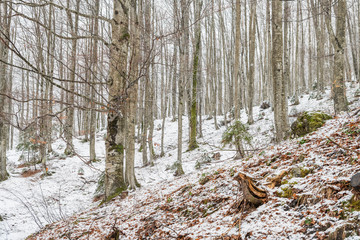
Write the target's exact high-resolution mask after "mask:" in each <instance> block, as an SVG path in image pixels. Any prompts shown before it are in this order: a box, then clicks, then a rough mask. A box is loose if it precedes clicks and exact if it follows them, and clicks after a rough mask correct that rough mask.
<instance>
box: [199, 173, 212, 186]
mask: <svg viewBox="0 0 360 240" xmlns="http://www.w3.org/2000/svg"><path fill="white" fill-rule="evenodd" d="M208 181H210V176H208V175H205V174H203V175H202V176H201V178H200V179H199V183H200V185H205V184H206V183H207V182H208Z"/></svg>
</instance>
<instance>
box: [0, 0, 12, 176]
mask: <svg viewBox="0 0 360 240" xmlns="http://www.w3.org/2000/svg"><path fill="white" fill-rule="evenodd" d="M8 4H10V6H8ZM11 5H12V3H11V2H10V3H6V2H5V3H0V8H1V11H0V21H1V22H0V23H1V25H2V26H3V27H4V30H5V31H4V34H5V36H4V37H6V38H7V39H9V38H10V24H11V17H10V16H11V12H10V11H9V10H10V9H11V7H12V6H11ZM8 43H9V41H8V40H5V43H4V44H0V58H1V61H2V62H0V93H2V94H5V95H6V94H7V79H6V76H7V74H6V73H7V65H6V64H5V63H6V62H8V55H9V49H8V48H6V46H7V45H8ZM5 100H6V98H5V96H1V95H0V108H1V109H0V112H2V113H5V112H6V109H5V107H6V105H5ZM5 117H6V116H5V115H4V114H1V115H0V182H1V181H4V180H6V179H7V178H8V176H9V174H8V172H7V171H6V142H7V136H8V134H7V132H6V130H7V127H6V123H5Z"/></svg>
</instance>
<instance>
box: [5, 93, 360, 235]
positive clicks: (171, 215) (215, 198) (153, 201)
mask: <svg viewBox="0 0 360 240" xmlns="http://www.w3.org/2000/svg"><path fill="white" fill-rule="evenodd" d="M351 94H352V93H350V94H349V96H351ZM350 100H351V101H353V100H354V99H352V98H351V97H350ZM300 102H301V104H300V105H298V106H296V108H297V111H298V112H301V111H304V110H307V111H308V110H323V111H325V112H328V113H331V111H332V102H331V100H329V99H328V97H325V98H324V99H323V100H320V101H318V100H314V99H309V96H308V95H305V96H303V97H302V98H301V99H300ZM359 106H360V103H359V101H358V100H356V101H355V102H354V103H353V105H352V106H351V107H352V108H356V107H359ZM289 111H294V110H292V107H290V109H289ZM254 112H255V115H254V118H255V120H258V121H256V123H255V124H253V125H252V126H251V127H250V131H251V133H252V134H253V136H254V141H253V148H256V149H262V148H266V149H265V150H264V152H263V150H261V151H258V152H256V154H255V156H254V158H251V159H248V160H247V161H244V160H240V161H233V160H232V156H233V155H234V154H235V152H231V151H221V150H220V149H219V148H220V147H221V144H220V142H221V136H222V133H223V132H224V130H225V129H226V127H225V126H222V127H221V128H220V129H219V130H215V127H214V121H213V120H212V119H211V120H204V121H203V135H204V137H203V138H201V139H199V143H200V144H199V145H200V147H199V148H198V149H197V150H195V151H192V152H184V155H183V163H184V170H185V172H186V175H185V176H183V177H180V178H175V177H174V176H173V172H172V171H171V170H167V168H168V166H171V165H172V163H173V162H175V160H176V152H177V149H176V146H177V123H176V122H171V121H170V119H167V121H166V126H165V129H166V133H165V153H166V154H165V157H163V158H158V159H157V160H156V163H155V166H153V167H141V153H140V152H138V151H137V153H136V170H135V171H136V175H137V179H138V181H139V182H140V183H141V185H142V188H141V189H139V190H137V191H135V192H130V193H129V196H128V197H127V198H126V199H124V200H121V199H117V200H115V201H113V202H111V203H109V204H107V205H104V206H102V207H100V208H98V207H96V206H97V205H98V204H99V202H93V197H94V192H95V188H96V182H97V180H98V177H99V175H100V174H101V172H102V171H103V169H104V154H105V149H104V137H103V136H104V132H99V133H98V136H97V142H96V144H97V156H98V158H99V159H100V161H99V162H96V163H93V164H92V165H91V166H89V165H88V164H86V162H87V158H88V157H87V156H88V143H83V142H82V141H81V139H74V144H75V148H76V151H77V153H78V155H79V156H75V157H72V158H66V159H59V158H58V157H57V158H54V159H52V160H50V161H49V171H51V172H54V173H53V175H52V176H49V177H46V178H44V179H42V178H41V177H40V175H41V173H37V174H35V175H33V176H30V177H22V176H21V173H22V172H23V171H24V169H23V168H19V165H20V162H18V159H19V156H20V153H19V152H16V151H10V152H9V155H8V159H9V171H10V173H11V178H9V180H7V181H5V182H2V183H0V216H1V217H2V218H3V221H0V239H23V238H25V237H26V236H28V235H29V234H31V233H33V232H36V231H38V230H39V228H40V227H43V226H45V225H46V224H49V223H51V222H54V221H57V220H62V221H60V222H59V223H56V224H54V225H49V226H48V227H47V228H46V229H47V231H45V232H43V233H42V234H43V235H42V236H43V239H48V238H49V236H50V235H51V234H54V235H53V237H54V238H55V239H58V238H59V237H60V235H61V234H65V235H63V237H66V236H67V235H66V234H72V235H71V236H72V238H73V237H75V236H80V235H81V234H83V235H82V236H83V237H84V239H88V237H89V238H90V239H98V238H97V236H102V237H103V236H106V235H107V234H110V233H112V232H114V231H115V230H116V229H118V230H119V233H121V234H122V233H123V234H124V235H123V236H122V238H121V239H134V238H137V237H139V236H142V234H143V235H144V234H145V235H146V234H148V235H149V234H150V233H151V234H155V235H154V237H155V236H159V238H162V237H164V236H167V237H171V236H172V237H174V236H182V235H184V238H185V237H199V236H203V238H207V237H210V236H211V237H214V236H220V235H221V234H226V235H228V236H232V235H236V234H237V233H238V231H239V229H238V228H236V225H237V224H236V223H234V220H235V219H234V218H236V217H239V216H240V215H241V213H239V212H236V211H235V212H232V213H230V212H228V211H229V210H231V209H230V206H231V205H232V204H233V203H236V200H237V199H238V198H239V197H240V195H241V194H240V193H239V191H238V186H237V184H236V182H234V180H233V178H232V176H233V174H236V173H237V172H239V171H247V172H249V173H251V174H252V175H253V176H255V177H257V178H259V179H265V178H264V176H267V174H276V173H277V172H279V171H281V170H286V169H287V170H289V168H290V167H291V165H292V161H293V160H294V159H295V158H296V157H298V156H299V154H303V152H306V154H308V155H307V156H309V158H306V160H304V161H303V162H301V163H299V164H300V167H304V168H306V169H307V168H309V169H310V168H311V169H312V171H317V168H319V172H321V173H317V172H316V174H315V172H313V173H312V174H309V175H308V176H310V177H305V178H301V179H295V180H294V179H291V182H289V183H288V184H289V186H291V188H295V186H296V189H297V190H296V191H298V192H296V193H295V194H303V193H306V191H307V188H309V191H310V189H312V190H311V191H315V190H314V189H318V187H319V186H315V185H312V184H313V183H311V181H312V180H311V179H313V178H314V179H315V178H316V179H320V180H321V182H320V183H321V184H325V185H331V184H332V185H336V184H337V182H336V181H334V183H331V181H332V180H334V177H333V176H334V175H335V174H337V173H339V172H341V174H343V175H341V176H338V175H335V176H338V180H339V181H340V180H343V181H348V180H349V177H350V176H351V174H353V173H354V172H356V171H357V168H356V164H355V165H351V164H350V163H347V164H344V163H343V162H338V161H339V160H338V159H332V160H331V159H330V160H329V159H328V158H323V157H321V156H322V155H321V154H322V153H317V152H316V151H314V150H316V149H318V148H319V146H322V145H321V144H325V143H324V141H325V140H324V137H325V134H327V136H330V134H333V133H334V132H336V131H337V129H338V128H339V127H341V126H342V125H341V124H343V123H345V122H349V121H356V119H354V118H353V119H352V118H345V117H343V118H338V119H335V120H331V121H329V123H328V124H327V126H326V127H325V128H323V129H322V130H320V131H319V132H318V133H316V134H315V135H312V136H311V137H310V139H309V142H308V143H305V144H303V145H299V144H298V141H299V140H292V141H289V142H287V143H284V144H283V145H280V146H275V147H274V146H270V143H271V139H272V136H273V127H272V125H273V116H272V113H271V110H270V109H267V110H260V109H259V107H256V108H255V109H254ZM218 120H219V122H220V121H221V120H222V117H219V118H218ZM242 120H243V122H246V114H245V113H243V118H242ZM159 124H161V121H158V120H157V121H156V122H155V126H158V125H159ZM184 126H187V117H184ZM186 129H187V127H185V128H184V133H185V134H184V135H185V136H184V142H185V143H184V148H183V149H185V150H186V142H187V138H188V135H187V133H188V131H187V130H186ZM160 138H161V130H156V131H155V132H154V143H156V144H155V151H156V153H160ZM316 144H317V145H316ZM349 144H350V143H349ZM53 146H54V149H55V151H57V152H59V153H61V152H62V151H63V150H64V147H65V144H64V143H63V142H62V141H61V140H58V141H56V143H54V145H53ZM138 148H139V146H137V149H138ZM328 148H329V149H328V151H335V149H336V146H331V145H330V146H328ZM227 149H229V147H227ZM214 152H220V153H221V158H220V160H213V161H212V162H211V163H210V164H209V165H206V166H203V167H202V169H201V170H200V171H198V170H196V169H195V164H196V161H198V160H200V159H201V158H202V156H203V154H204V153H208V154H209V155H210V156H212V154H213V153H214ZM260 153H261V154H260ZM288 153H290V154H288ZM319 154H320V155H319ZM278 155H281V156H288V157H285V159H283V158H281V157H279V158H278V159H277V160H275V161H273V162H269V159H271V158H273V157H275V156H278ZM280 160H281V161H280ZM329 161H331V162H329ZM339 163H340V164H339ZM336 165H339V166H336ZM313 166H316V167H317V168H314V169H313ZM331 166H334V170H331V171H333V172H330V167H331ZM326 167H328V168H329V169H327V168H326ZM38 168H39V167H38ZM321 169H323V170H321ZM331 169H332V168H331ZM320 170H321V171H320ZM345 170H346V171H345ZM206 177H208V178H209V182H208V183H206V184H204V185H201V184H199V180H201V179H203V178H206ZM327 178H329V179H330V180H331V181H330V180H327ZM293 181H294V182H293ZM295 182H296V184H295ZM340 182H341V181H340ZM317 184H319V182H318V183H317ZM282 187H284V186H282ZM285 187H286V186H285ZM184 189H185V190H184ZM318 190H319V189H318ZM269 191H270V193H271V194H270V195H271V198H270V200H269V202H268V203H267V204H265V205H263V206H261V207H259V208H258V209H256V211H254V212H252V213H251V214H249V215H247V216H246V217H244V219H243V220H242V222H241V223H242V224H241V228H240V232H241V234H242V236H243V237H244V236H245V235H246V234H247V235H248V236H254V239H256V238H257V237H259V236H267V235H266V234H269V233H267V231H270V232H271V233H272V234H279V235H274V236H282V235H281V234H283V235H284V238H286V237H287V236H292V238H291V239H297V238H299V239H300V238H301V236H304V234H308V235H309V233H308V232H307V230H308V229H310V228H305V230H306V231H305V232H304V228H303V227H302V226H303V225H301V223H302V221H303V220H306V219H307V217H308V221H307V223H308V222H309V221H310V219H312V220H314V219H318V216H315V215H311V214H313V213H312V212H311V211H313V212H319V211H320V210H319V209H320V208H321V206H320V205H314V206H313V208H312V209H311V210H301V211H300V210H295V209H294V208H292V207H291V208H290V209H289V210H286V209H285V208H286V207H284V206H288V205H289V204H290V201H292V200H291V199H286V198H280V197H277V196H276V194H275V191H280V190H279V189H275V190H269ZM311 193H313V192H311ZM341 194H343V197H345V200H346V197H347V198H349V196H350V192H349V191H347V192H346V191H345V192H344V193H341ZM295 196H296V195H295ZM324 201H325V202H324V203H321V204H323V205H327V206H334V207H338V206H337V205H336V204H338V202H337V201H338V200H337V201H335V200H334V201H333V202H331V201H332V200H331V199H325V200H324ZM317 204H320V203H317ZM203 205H204V206H203ZM90 208H93V209H92V210H85V209H90ZM199 209H202V210H199ZM334 209H335V208H334ZM82 211H84V212H83V213H81V214H79V215H77V216H74V217H71V218H68V217H69V216H71V215H72V214H74V213H79V212H82ZM306 211H310V213H307V212H306ZM330 211H333V210H330ZM334 211H335V210H334ZM304 212H305V213H306V215H305V214H304ZM300 214H302V215H300ZM302 216H303V217H302ZM326 216H327V215H326ZM327 217H328V216H327ZM312 220H311V221H310V222H309V224H310V223H311V224H310V225H314V224H315V222H314V223H313V221H312ZM327 220H328V221H330V222H331V221H332V222H331V223H333V222H335V223H336V224H333V225H334V226H336V225H337V224H338V223H341V222H339V221H337V220H336V216H334V217H333V219H330V217H329V219H327ZM292 221H295V222H292ZM314 221H315V220H314ZM290 225H294V227H290ZM310 225H309V226H310ZM149 226H150V227H149ZM219 227H220V228H219ZM305 227H307V225H305ZM149 228H152V229H149ZM114 229H115V230H114ZM284 229H285V230H284ZM60 232H61V234H60ZM76 234H80V235H76ZM96 234H99V235H96ZM161 234H164V235H161ZM314 234H315V233H314ZM314 234H313V235H311V236H315V235H314ZM145 235H144V236H145ZM309 236H310V235H309ZM164 239H166V237H165V238H164ZM269 239H270V238H269ZM271 239H274V238H271Z"/></svg>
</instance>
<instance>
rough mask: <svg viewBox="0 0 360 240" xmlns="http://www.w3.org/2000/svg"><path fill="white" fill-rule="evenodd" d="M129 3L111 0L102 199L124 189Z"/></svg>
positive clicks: (124, 0)
mask: <svg viewBox="0 0 360 240" xmlns="http://www.w3.org/2000/svg"><path fill="white" fill-rule="evenodd" d="M128 12H129V2H128V0H114V15H113V21H112V40H111V42H112V44H111V47H110V76H109V78H110V79H109V105H110V109H109V113H108V125H107V135H106V141H105V144H106V162H105V198H112V197H113V196H114V195H116V194H117V193H119V192H121V191H123V190H125V189H126V187H127V185H126V184H125V179H124V150H125V136H124V135H125V118H126V114H127V113H126V108H125V99H124V98H125V97H126V96H125V84H126V81H127V78H128V75H127V61H124V59H127V56H128V44H129V38H130V33H129V27H128V24H129V19H128V17H129V13H128Z"/></svg>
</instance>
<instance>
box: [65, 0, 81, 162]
mask: <svg viewBox="0 0 360 240" xmlns="http://www.w3.org/2000/svg"><path fill="white" fill-rule="evenodd" d="M67 7H68V8H70V1H69V0H68V1H67ZM79 9H80V0H76V10H75V11H76V12H79ZM67 16H68V22H69V25H70V30H71V37H72V41H71V57H70V59H71V63H70V83H69V84H70V87H69V92H68V93H67V94H68V95H69V98H68V106H69V108H68V110H67V111H66V122H65V127H64V131H65V140H66V148H65V152H64V153H65V154H66V155H69V156H71V155H73V154H74V145H73V141H72V138H73V130H74V129H73V128H74V102H75V97H74V92H75V76H76V56H77V46H78V45H77V35H78V27H79V15H78V14H75V20H73V18H72V15H71V12H70V11H68V12H67Z"/></svg>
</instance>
